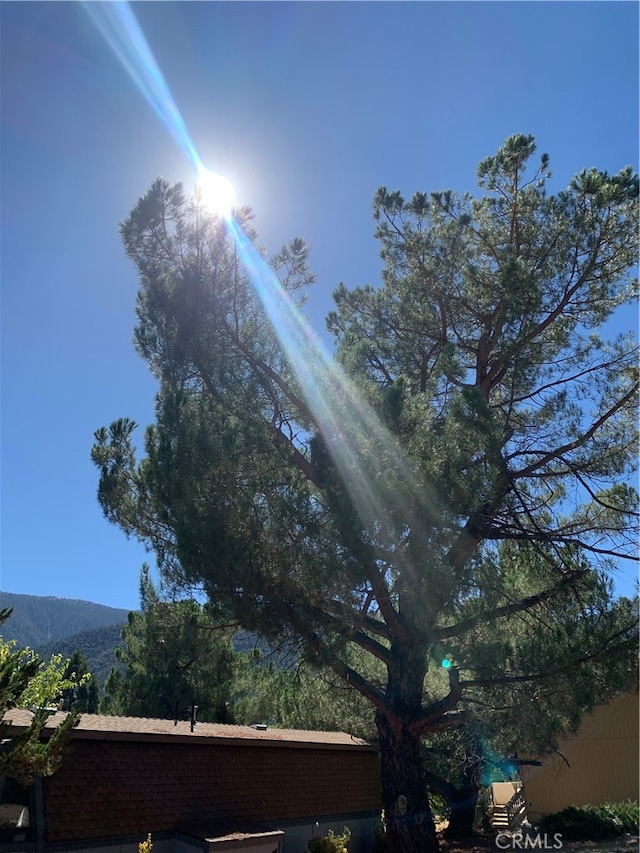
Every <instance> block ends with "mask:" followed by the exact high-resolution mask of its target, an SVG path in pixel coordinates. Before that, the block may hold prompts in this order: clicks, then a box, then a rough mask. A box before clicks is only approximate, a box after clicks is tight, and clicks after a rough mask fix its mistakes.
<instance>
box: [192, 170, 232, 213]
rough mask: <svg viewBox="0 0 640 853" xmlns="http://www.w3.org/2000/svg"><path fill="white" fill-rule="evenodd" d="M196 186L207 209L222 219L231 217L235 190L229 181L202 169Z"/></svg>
mask: <svg viewBox="0 0 640 853" xmlns="http://www.w3.org/2000/svg"><path fill="white" fill-rule="evenodd" d="M196 187H197V192H198V196H199V198H200V201H201V202H202V203H203V204H204V206H205V207H206V208H207V209H208V210H210V211H211V212H212V213H215V214H217V215H218V216H222V217H223V218H224V219H230V218H231V212H232V210H233V207H234V206H235V203H236V191H235V190H234V188H233V185H232V183H231V181H229V180H228V179H227V178H225V177H223V176H222V175H216V174H214V173H213V172H209V171H207V170H206V169H203V170H202V172H200V176H199V178H198V183H197V185H196Z"/></svg>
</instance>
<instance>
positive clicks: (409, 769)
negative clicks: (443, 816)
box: [376, 713, 438, 853]
mask: <svg viewBox="0 0 640 853" xmlns="http://www.w3.org/2000/svg"><path fill="white" fill-rule="evenodd" d="M376 726H377V728H378V737H379V746H380V765H381V775H382V804H383V808H384V814H385V823H386V830H387V840H388V842H389V849H390V851H391V853H437V851H438V839H437V837H436V828H435V824H434V821H433V815H432V813H431V809H430V808H429V800H428V797H427V786H426V782H425V778H424V773H423V769H422V762H421V759H420V736H419V735H416V734H413V733H412V732H410V731H409V730H408V729H407V728H406V727H405V726H403V725H402V724H401V722H400V721H398V720H392V721H390V720H388V719H387V718H386V717H383V716H382V715H381V714H379V713H378V714H377V715H376Z"/></svg>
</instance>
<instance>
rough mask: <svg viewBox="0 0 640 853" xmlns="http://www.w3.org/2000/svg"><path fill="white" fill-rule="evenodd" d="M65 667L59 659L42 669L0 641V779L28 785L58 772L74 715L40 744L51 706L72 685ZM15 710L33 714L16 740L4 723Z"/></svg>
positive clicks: (5, 613)
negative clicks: (35, 779) (29, 709)
mask: <svg viewBox="0 0 640 853" xmlns="http://www.w3.org/2000/svg"><path fill="white" fill-rule="evenodd" d="M10 613H11V611H10V610H7V609H5V610H2V611H0V625H1V624H2V623H3V622H5V621H6V619H7V618H8V617H9V615H10ZM67 664H68V661H63V660H62V657H61V656H54V657H52V658H51V660H50V661H49V663H48V664H47V663H44V661H42V660H41V659H40V658H39V657H38V656H37V655H36V654H35V653H34V652H33V651H31V649H16V644H15V642H13V641H9V642H4V640H3V639H2V637H0V739H1V740H2V749H0V778H10V779H15V780H17V781H18V782H19V783H20V784H23V785H26V784H29V783H30V781H31V779H32V777H33V775H34V774H38V775H40V776H49V775H51V774H52V773H54V772H55V770H56V769H57V767H58V765H59V763H60V761H61V758H62V749H63V747H64V746H65V744H66V741H67V738H68V736H69V733H70V731H71V728H72V727H73V726H74V725H75V722H76V717H75V714H73V713H72V714H68V715H67V717H66V719H65V720H64V721H63V722H62V723H61V724H60V725H59V726H58V727H57V728H56V729H55V731H54V732H53V734H52V735H51V737H50V738H48V740H47V741H42V740H41V739H40V738H41V735H42V732H43V730H44V728H45V726H46V723H47V720H48V719H49V714H50V706H51V705H52V704H53V703H57V702H58V700H59V699H60V698H61V697H62V694H63V692H64V690H66V689H68V688H69V687H70V686H71V685H72V683H73V682H72V680H71V679H70V678H69V677H68V676H67V674H66V673H67ZM13 708H33V709H34V710H33V715H32V720H31V723H30V724H29V726H28V727H27V728H26V729H24V730H23V731H22V732H20V733H19V734H15V733H14V732H13V731H12V728H11V723H10V721H9V720H8V719H7V717H6V712H7V711H10V710H11V709H13Z"/></svg>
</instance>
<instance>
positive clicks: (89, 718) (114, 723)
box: [4, 709, 376, 750]
mask: <svg viewBox="0 0 640 853" xmlns="http://www.w3.org/2000/svg"><path fill="white" fill-rule="evenodd" d="M65 718H66V714H65V713H61V712H57V713H55V714H52V716H51V717H50V718H49V723H48V725H47V729H45V731H50V730H52V729H53V728H55V727H56V726H58V725H59V724H60V723H61V722H62V720H64V719H65ZM4 719H5V722H8V723H10V724H11V725H12V726H15V727H16V728H24V727H26V726H28V725H29V723H30V722H31V719H32V714H31V712H30V711H27V710H22V709H13V710H11V711H8V712H7V713H6V714H5V718H4ZM73 737H74V738H83V739H84V738H87V739H94V740H135V741H148V740H153V741H166V740H169V741H171V742H175V741H176V740H189V741H194V740H206V741H211V740H215V741H219V742H222V743H228V744H229V745H231V744H237V743H245V744H247V745H248V744H249V742H254V743H260V744H263V745H265V746H288V747H314V748H316V749H318V748H331V749H359V750H361V749H364V750H375V749H376V747H374V746H373V745H372V744H370V743H368V742H367V741H365V740H362V739H361V738H357V737H353V736H352V735H350V734H347V733H345V732H318V731H306V730H304V729H277V728H270V727H269V728H267V729H265V730H262V729H256V728H254V727H253V726H236V725H228V724H223V723H200V722H198V723H196V725H195V728H194V731H193V732H192V731H191V723H190V722H188V721H186V722H185V721H178V723H177V724H174V722H173V720H159V719H151V718H147V717H115V716H108V715H106V714H81V715H80V719H79V723H78V725H77V726H76V727H75V728H74V730H73Z"/></svg>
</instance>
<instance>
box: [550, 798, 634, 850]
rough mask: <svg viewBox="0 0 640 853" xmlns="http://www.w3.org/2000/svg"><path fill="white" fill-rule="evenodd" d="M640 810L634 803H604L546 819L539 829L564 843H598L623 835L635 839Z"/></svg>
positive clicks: (564, 810) (567, 811)
mask: <svg viewBox="0 0 640 853" xmlns="http://www.w3.org/2000/svg"><path fill="white" fill-rule="evenodd" d="M639 823H640V810H639V809H638V804H637V803H632V802H626V803H604V804H603V805H601V806H580V807H578V806H569V807H568V808H566V809H563V810H562V811H561V812H557V813H556V814H552V815H547V816H546V817H544V818H543V819H542V820H541V821H540V827H541V828H542V829H544V830H545V831H547V832H550V833H552V832H559V833H561V834H562V836H563V838H564V839H566V840H567V841H585V840H588V841H597V840H599V839H602V838H615V837H616V836H617V835H623V834H624V833H625V832H628V833H631V834H632V835H637V833H638V824H639Z"/></svg>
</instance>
